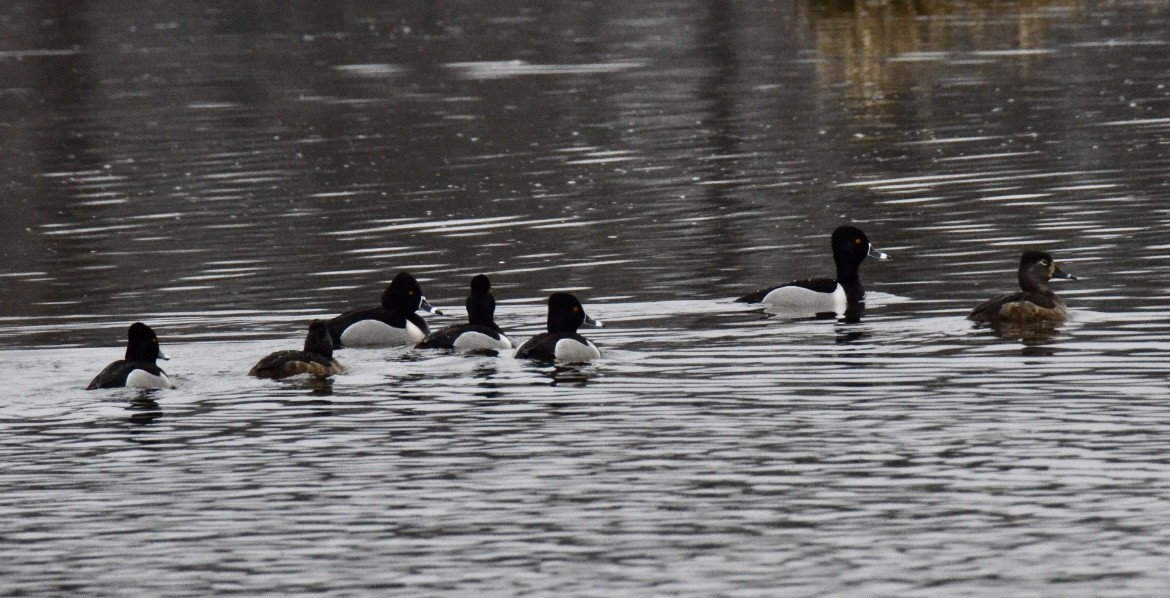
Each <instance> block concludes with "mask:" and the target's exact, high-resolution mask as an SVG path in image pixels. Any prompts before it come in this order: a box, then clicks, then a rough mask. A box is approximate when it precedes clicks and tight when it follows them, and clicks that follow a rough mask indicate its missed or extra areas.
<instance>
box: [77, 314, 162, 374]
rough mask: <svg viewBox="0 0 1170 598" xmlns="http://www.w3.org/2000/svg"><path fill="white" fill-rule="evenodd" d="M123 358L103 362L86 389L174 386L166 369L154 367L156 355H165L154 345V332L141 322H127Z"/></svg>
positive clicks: (157, 358) (156, 337)
mask: <svg viewBox="0 0 1170 598" xmlns="http://www.w3.org/2000/svg"><path fill="white" fill-rule="evenodd" d="M126 337H127V338H126V358H125V359H119V360H118V361H115V362H113V363H111V364H110V365H107V366H106V367H105V369H103V370H102V371H101V372H99V373H98V375H97V376H95V377H94V379H93V380H91V381H90V383H89V386H86V387H85V389H86V390H93V389H95V388H121V387H124V386H132V387H135V388H174V387H175V385H174V384H172V383H171V379H170V378H168V377H167V373H166V372H164V371H162V368H160V367H158V365H157V363H156V362H157V361H158V360H159V359H168V358H167V356H166V355H165V354H163V352H162V351H161V350H159V348H158V336H156V335H155V334H154V331H153V330H151V329H150V326H147V325H146V324H143V323H142V322H135V323H133V324H131V325H130V329H129V330H128V331H127V335H126Z"/></svg>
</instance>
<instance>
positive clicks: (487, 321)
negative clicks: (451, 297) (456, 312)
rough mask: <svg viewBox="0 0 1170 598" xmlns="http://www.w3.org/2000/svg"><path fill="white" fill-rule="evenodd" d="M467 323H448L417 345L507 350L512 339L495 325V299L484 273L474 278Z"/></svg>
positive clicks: (431, 347) (468, 297)
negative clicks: (449, 324) (448, 324)
mask: <svg viewBox="0 0 1170 598" xmlns="http://www.w3.org/2000/svg"><path fill="white" fill-rule="evenodd" d="M465 305H466V306H467V323H466V324H456V325H455V326H448V327H446V328H444V329H442V330H440V331H438V332H435V333H432V334H430V335H428V336H427V337H426V338H425V339H423V340H422V342H420V343H419V344H418V347H419V348H420V349H455V350H456V351H504V350H507V349H511V348H512V341H510V340H508V337H507V336H505V335H504V333H503V332H501V331H500V327H499V326H497V325H496V321H495V313H496V298H495V297H493V296H492V282H491V280H489V279H488V277H487V276H484V275H483V274H479V275H477V276H476V277H475V278H472V279H471V294H470V295H468V296H467V303H466V304H465Z"/></svg>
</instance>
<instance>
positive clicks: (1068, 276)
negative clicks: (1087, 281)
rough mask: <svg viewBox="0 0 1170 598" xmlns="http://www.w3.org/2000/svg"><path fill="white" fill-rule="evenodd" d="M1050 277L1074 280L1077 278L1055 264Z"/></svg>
mask: <svg viewBox="0 0 1170 598" xmlns="http://www.w3.org/2000/svg"><path fill="white" fill-rule="evenodd" d="M1052 278H1063V279H1065V280H1076V279H1077V277H1076V276H1073V275H1072V274H1069V273H1068V272H1065V271H1064V270H1061V269H1060V266H1057V267H1056V268H1055V269H1053V270H1052Z"/></svg>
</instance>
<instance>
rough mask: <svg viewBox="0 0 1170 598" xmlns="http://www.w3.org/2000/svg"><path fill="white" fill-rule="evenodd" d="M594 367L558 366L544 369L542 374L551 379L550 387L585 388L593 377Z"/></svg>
mask: <svg viewBox="0 0 1170 598" xmlns="http://www.w3.org/2000/svg"><path fill="white" fill-rule="evenodd" d="M596 367H597V366H595V365H589V364H558V365H555V366H553V367H552V368H546V369H545V370H544V371H543V372H542V373H543V374H544V375H545V376H546V377H548V378H551V379H552V382H551V383H550V385H551V386H570V387H574V388H585V387H586V386H588V385H589V381H590V379H591V378H592V377H593V376H594V375H595V374H594V372H595V371H596Z"/></svg>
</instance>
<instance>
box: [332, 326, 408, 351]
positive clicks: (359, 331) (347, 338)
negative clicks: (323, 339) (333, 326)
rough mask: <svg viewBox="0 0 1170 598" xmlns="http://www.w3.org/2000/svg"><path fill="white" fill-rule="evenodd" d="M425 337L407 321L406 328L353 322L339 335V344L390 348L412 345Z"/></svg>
mask: <svg viewBox="0 0 1170 598" xmlns="http://www.w3.org/2000/svg"><path fill="white" fill-rule="evenodd" d="M423 336H425V335H424V334H423V333H422V331H421V330H419V329H418V326H415V325H414V323H413V322H410V321H409V320H408V321H407V322H406V328H395V327H393V326H391V325H389V324H386V323H385V322H381V321H379V320H361V321H360V322H354V323H353V324H352V325H350V327H349V328H346V329H345V331H344V332H342V333H341V344H343V345H345V346H347V347H390V346H394V345H414V344H417V343H418V342H419V341H421V340H422V339H423Z"/></svg>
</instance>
